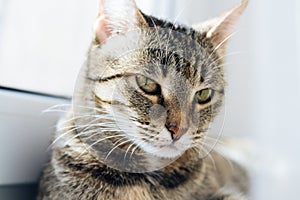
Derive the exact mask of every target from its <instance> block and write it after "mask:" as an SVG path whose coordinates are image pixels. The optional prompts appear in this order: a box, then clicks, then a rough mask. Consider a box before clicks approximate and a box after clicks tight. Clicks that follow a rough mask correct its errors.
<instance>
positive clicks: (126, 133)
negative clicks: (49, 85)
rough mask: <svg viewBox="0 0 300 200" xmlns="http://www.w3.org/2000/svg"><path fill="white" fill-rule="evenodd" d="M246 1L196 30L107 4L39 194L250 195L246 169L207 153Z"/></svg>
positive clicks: (210, 198) (116, 0)
mask: <svg viewBox="0 0 300 200" xmlns="http://www.w3.org/2000/svg"><path fill="white" fill-rule="evenodd" d="M247 4H248V1H247V0H244V1H242V2H241V3H240V4H238V5H237V6H235V7H234V8H233V9H231V10H229V11H227V12H226V13H224V14H222V15H221V16H220V17H216V18H214V19H211V20H208V21H206V22H203V23H200V24H198V25H195V26H192V27H187V26H184V25H178V24H176V23H171V22H168V21H164V20H160V19H158V18H155V17H153V16H149V15H146V14H144V13H143V12H142V11H140V10H139V9H138V8H137V6H136V4H135V2H134V1H133V0H100V3H99V13H98V16H97V20H96V23H95V26H94V30H95V37H94V39H93V40H92V42H91V45H90V47H89V50H88V54H87V59H86V62H85V64H84V67H83V69H82V71H81V72H80V75H79V77H78V81H77V85H76V92H75V93H74V96H73V106H72V108H71V109H70V110H69V111H68V113H67V114H66V115H65V116H64V118H63V119H62V120H61V121H60V122H59V124H58V126H57V131H56V133H55V137H56V139H55V140H54V141H53V143H52V156H51V160H50V162H49V164H47V166H46V168H45V169H44V171H43V175H42V177H41V179H40V183H39V194H38V197H37V199H38V200H48V199H53V200H54V199H91V200H92V199H105V200H109V199H120V200H129V199H130V200H135V199H137V200H141V199H145V200H148V199H149V200H153V199H174V200H182V199H188V200H243V199H246V195H247V192H248V178H247V172H246V170H245V169H244V168H243V167H241V166H240V165H239V164H237V163H236V162H234V161H230V162H228V159H224V158H223V157H222V156H221V155H220V154H219V153H218V152H216V151H214V150H213V149H209V155H206V156H202V155H203V151H205V148H204V147H205V145H206V144H205V142H204V139H205V135H206V133H207V131H209V125H210V122H211V121H212V120H213V119H214V118H215V116H216V115H217V114H218V113H219V110H220V108H221V107H222V104H223V99H224V92H225V80H224V69H223V63H224V58H225V46H226V44H227V41H228V39H229V38H230V37H231V35H232V32H233V29H234V25H235V24H236V22H237V20H238V18H239V17H240V15H241V14H242V13H243V11H244V10H245V8H246V6H247ZM206 150H207V149H206Z"/></svg>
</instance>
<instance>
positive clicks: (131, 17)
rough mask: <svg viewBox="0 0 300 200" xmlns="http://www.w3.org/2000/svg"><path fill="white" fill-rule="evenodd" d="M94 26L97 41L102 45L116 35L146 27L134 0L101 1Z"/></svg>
mask: <svg viewBox="0 0 300 200" xmlns="http://www.w3.org/2000/svg"><path fill="white" fill-rule="evenodd" d="M99 1H100V2H99V4H98V15H97V20H96V23H95V25H94V30H95V36H96V41H97V42H99V43H101V42H103V41H105V40H106V39H107V38H108V37H110V36H111V35H115V34H122V33H126V32H127V31H129V30H134V29H136V28H139V27H141V26H144V25H146V24H147V23H146V21H145V19H144V18H143V15H142V13H141V12H140V11H139V9H138V8H137V6H136V4H135V2H134V0H99Z"/></svg>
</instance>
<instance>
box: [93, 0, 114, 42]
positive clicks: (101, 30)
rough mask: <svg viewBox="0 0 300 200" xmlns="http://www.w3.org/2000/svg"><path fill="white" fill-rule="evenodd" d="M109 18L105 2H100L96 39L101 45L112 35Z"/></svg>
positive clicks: (101, 0)
mask: <svg viewBox="0 0 300 200" xmlns="http://www.w3.org/2000/svg"><path fill="white" fill-rule="evenodd" d="M107 20H108V17H107V16H106V15H105V11H104V7H103V0H100V2H99V5H98V15H97V20H96V23H95V26H94V28H95V32H96V39H97V41H98V42H99V43H102V42H104V41H105V40H106V39H107V38H108V37H109V36H110V35H111V31H110V30H109V28H108V26H107Z"/></svg>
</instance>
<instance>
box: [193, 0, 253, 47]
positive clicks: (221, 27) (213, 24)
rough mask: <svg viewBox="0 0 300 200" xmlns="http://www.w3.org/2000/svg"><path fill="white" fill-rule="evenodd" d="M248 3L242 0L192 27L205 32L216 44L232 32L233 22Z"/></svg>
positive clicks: (223, 41) (220, 43)
mask: <svg viewBox="0 0 300 200" xmlns="http://www.w3.org/2000/svg"><path fill="white" fill-rule="evenodd" d="M247 5H248V0H243V1H242V2H241V3H240V4H238V5H237V6H235V7H234V8H232V9H231V10H229V11H227V12H225V13H224V14H222V15H221V16H219V17H216V18H213V19H211V20H208V21H205V22H202V23H200V24H197V25H194V26H193V28H194V29H196V30H198V31H200V32H202V33H205V34H206V37H207V38H209V39H210V40H211V41H212V42H213V44H215V45H216V46H219V45H222V46H224V44H225V43H226V42H227V40H228V39H229V38H230V36H231V35H232V34H233V31H234V27H235V24H236V23H237V21H238V19H239V18H240V16H241V14H242V13H243V12H244V10H245V8H246V7H247Z"/></svg>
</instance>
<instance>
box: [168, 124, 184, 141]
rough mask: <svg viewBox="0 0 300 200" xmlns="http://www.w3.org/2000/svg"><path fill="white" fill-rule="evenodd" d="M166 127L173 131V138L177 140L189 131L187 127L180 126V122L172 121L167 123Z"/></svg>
mask: <svg viewBox="0 0 300 200" xmlns="http://www.w3.org/2000/svg"><path fill="white" fill-rule="evenodd" d="M165 126H166V128H167V129H168V130H169V132H170V133H171V138H172V140H173V141H174V142H175V141H177V140H179V139H180V138H181V136H182V135H183V134H185V133H186V132H187V130H188V129H187V128H183V127H179V125H178V123H176V122H170V123H166V124H165Z"/></svg>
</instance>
